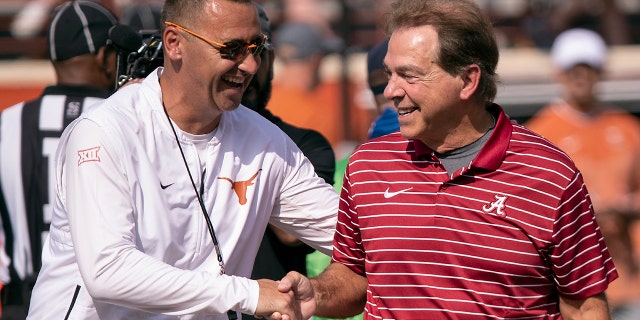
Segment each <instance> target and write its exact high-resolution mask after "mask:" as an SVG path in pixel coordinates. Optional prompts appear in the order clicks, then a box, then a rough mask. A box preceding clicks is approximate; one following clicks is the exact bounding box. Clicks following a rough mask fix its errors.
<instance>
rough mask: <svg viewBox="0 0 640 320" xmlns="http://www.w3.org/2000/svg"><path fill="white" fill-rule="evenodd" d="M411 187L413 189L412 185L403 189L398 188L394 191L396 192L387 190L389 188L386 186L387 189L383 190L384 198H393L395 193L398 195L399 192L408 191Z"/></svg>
mask: <svg viewBox="0 0 640 320" xmlns="http://www.w3.org/2000/svg"><path fill="white" fill-rule="evenodd" d="M411 189H413V187H411V188H406V189H404V190H400V191H396V192H389V188H387V190H385V191H384V197H385V198H386V199H389V198H393V197H395V196H397V195H399V194H401V193H403V192H405V191H409V190H411Z"/></svg>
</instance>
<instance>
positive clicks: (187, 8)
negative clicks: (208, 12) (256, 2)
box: [160, 0, 253, 30]
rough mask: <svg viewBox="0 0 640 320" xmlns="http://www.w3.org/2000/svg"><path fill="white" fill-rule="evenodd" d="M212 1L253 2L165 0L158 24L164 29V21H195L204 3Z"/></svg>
mask: <svg viewBox="0 0 640 320" xmlns="http://www.w3.org/2000/svg"><path fill="white" fill-rule="evenodd" d="M214 1H231V2H238V3H253V2H252V1H251V0H165V2H164V7H163V8H162V14H161V16H160V24H161V26H162V28H163V30H164V28H165V27H166V25H165V24H164V23H165V22H166V21H172V22H175V23H178V24H181V23H184V21H197V20H196V19H197V18H198V17H200V14H201V13H202V12H204V8H205V7H206V5H207V4H208V3H210V2H214Z"/></svg>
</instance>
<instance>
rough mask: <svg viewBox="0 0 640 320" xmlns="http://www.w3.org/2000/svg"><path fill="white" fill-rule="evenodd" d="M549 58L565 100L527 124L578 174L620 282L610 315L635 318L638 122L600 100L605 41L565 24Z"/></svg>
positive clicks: (639, 309)
mask: <svg viewBox="0 0 640 320" xmlns="http://www.w3.org/2000/svg"><path fill="white" fill-rule="evenodd" d="M551 58H552V62H553V64H554V65H555V67H556V69H557V72H556V78H557V82H558V84H559V85H560V88H561V89H562V98H561V99H558V100H556V101H553V102H551V103H549V104H548V105H547V106H545V107H544V108H542V109H541V110H540V111H538V112H537V114H535V115H534V116H533V117H532V118H531V119H529V120H528V121H527V122H526V123H525V126H527V127H528V128H529V129H532V130H533V131H535V132H537V133H539V134H541V135H542V136H544V137H545V138H547V139H548V140H550V141H551V142H553V143H554V144H556V145H557V146H559V147H560V148H561V149H562V150H563V151H565V152H566V153H567V154H568V155H569V156H570V157H571V159H573V161H574V162H575V163H576V165H577V167H578V169H580V171H581V172H582V173H583V175H584V181H585V184H586V185H587V187H588V188H589V193H590V195H591V199H592V201H593V207H594V210H595V213H596V219H597V220H598V223H599V224H600V226H601V229H602V233H603V235H604V237H605V241H606V243H607V245H608V247H609V249H610V251H611V255H612V256H613V259H614V262H615V264H616V267H617V268H618V272H619V274H620V278H621V279H622V280H623V281H616V282H614V283H612V284H611V285H610V287H609V289H608V290H607V297H608V298H609V302H610V305H611V307H612V312H613V318H614V319H639V318H638V315H640V286H639V284H638V272H637V271H638V270H637V268H638V266H637V262H638V260H637V259H638V257H640V255H638V253H640V248H638V246H637V245H638V244H640V241H638V240H635V241H634V240H633V237H634V236H635V237H636V238H638V239H640V234H638V232H640V229H637V230H638V232H633V231H630V230H632V228H633V224H632V223H633V220H636V219H637V218H638V217H639V208H640V205H639V203H640V197H639V195H640V188H639V184H640V166H638V163H639V161H640V121H639V120H638V119H637V118H636V117H635V116H634V115H632V114H630V113H628V112H626V111H625V110H623V109H620V108H617V107H615V106H612V105H610V104H606V103H603V102H602V101H600V100H599V98H598V93H597V84H598V82H599V81H600V80H601V79H602V77H603V74H604V67H605V63H606V59H607V45H606V44H605V42H604V40H603V39H602V38H601V37H600V35H598V34H597V33H596V32H594V31H591V30H587V29H570V30H567V31H565V32H563V33H561V34H559V35H558V37H557V38H556V39H555V41H554V43H553V46H552V48H551ZM634 244H635V245H634ZM634 247H635V248H634ZM634 252H635V253H634ZM627 315H628V317H627Z"/></svg>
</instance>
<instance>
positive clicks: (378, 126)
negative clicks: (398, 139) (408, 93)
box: [367, 39, 400, 139]
mask: <svg viewBox="0 0 640 320" xmlns="http://www.w3.org/2000/svg"><path fill="white" fill-rule="evenodd" d="M388 45H389V39H384V40H383V41H381V42H380V43H378V44H376V45H375V46H374V47H373V48H371V50H369V53H368V54H367V81H368V84H369V89H371V92H372V93H373V98H374V99H375V101H376V111H377V112H378V117H377V118H376V119H375V120H374V121H373V123H372V124H371V128H369V136H368V137H367V139H373V138H377V137H379V136H383V135H385V134H389V133H391V132H395V131H398V130H400V124H399V123H398V113H397V112H396V109H395V107H394V106H393V102H391V101H389V100H387V98H385V97H384V94H383V93H384V88H386V87H387V82H389V79H388V76H387V72H386V70H385V69H384V57H385V56H386V55H387V47H388Z"/></svg>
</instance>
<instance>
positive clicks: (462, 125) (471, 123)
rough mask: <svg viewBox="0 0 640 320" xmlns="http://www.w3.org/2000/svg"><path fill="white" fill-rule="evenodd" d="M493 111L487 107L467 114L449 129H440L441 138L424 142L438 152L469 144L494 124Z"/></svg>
mask: <svg viewBox="0 0 640 320" xmlns="http://www.w3.org/2000/svg"><path fill="white" fill-rule="evenodd" d="M494 121H495V120H494V119H493V116H492V115H491V113H489V111H487V110H486V109H485V108H482V109H481V112H476V113H471V114H468V115H466V116H465V117H463V118H462V119H461V121H459V123H458V124H457V125H456V126H455V127H452V128H451V129H449V130H440V132H442V133H443V134H442V135H441V137H442V138H441V139H437V140H430V141H424V140H423V142H424V143H425V144H426V145H427V146H429V147H430V148H431V149H432V150H433V151H435V152H437V153H445V152H449V151H451V150H455V149H459V148H462V147H464V146H468V145H470V144H471V143H473V142H474V141H476V140H478V139H480V138H481V137H482V136H483V135H484V134H485V133H486V132H487V131H488V130H489V129H490V128H491V126H492V125H493V124H494Z"/></svg>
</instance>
